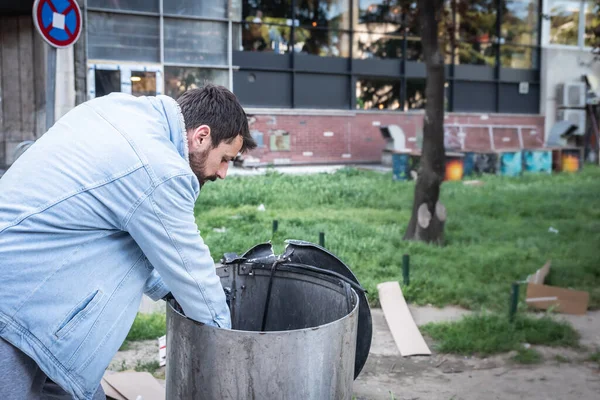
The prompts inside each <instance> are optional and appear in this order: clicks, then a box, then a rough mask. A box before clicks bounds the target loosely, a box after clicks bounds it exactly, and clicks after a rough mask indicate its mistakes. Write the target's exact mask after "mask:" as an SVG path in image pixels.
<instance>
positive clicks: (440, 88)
mask: <svg viewBox="0 0 600 400" xmlns="http://www.w3.org/2000/svg"><path fill="white" fill-rule="evenodd" d="M442 5H443V0H418V4H417V7H418V9H419V18H420V24H421V43H422V45H423V54H424V57H425V65H426V68H427V84H426V87H425V94H426V99H427V104H426V106H425V117H424V118H423V150H422V154H421V162H420V163H419V172H418V179H417V184H416V187H415V197H414V203H413V212H412V217H411V219H410V222H409V224H408V229H407V230H406V234H405V235H404V239H405V240H422V241H425V242H428V243H437V244H442V242H443V238H444V225H445V220H446V209H445V207H444V206H443V205H442V204H440V203H438V199H439V196H440V186H441V184H442V181H443V180H444V173H445V159H446V156H445V152H444V83H445V79H444V57H443V55H442V54H441V53H440V48H439V44H438V22H439V18H440V16H441V12H442ZM419 210H420V212H419ZM419 216H421V218H419Z"/></svg>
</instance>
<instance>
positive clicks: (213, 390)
mask: <svg viewBox="0 0 600 400" xmlns="http://www.w3.org/2000/svg"><path fill="white" fill-rule="evenodd" d="M287 243H288V246H287V248H286V251H285V252H284V254H283V255H281V256H275V255H274V254H273V251H272V247H271V245H270V243H266V244H261V245H258V246H255V247H254V248H252V249H250V250H249V251H248V252H246V253H245V254H244V255H242V256H240V257H238V256H237V255H235V254H226V256H225V258H224V259H223V260H222V263H223V264H222V265H221V266H220V267H218V268H217V273H218V275H219V276H220V277H221V283H222V284H223V287H224V290H225V292H226V294H227V299H228V303H229V306H230V310H231V316H232V325H233V326H232V330H226V329H220V328H215V327H211V326H208V325H204V324H201V323H198V322H195V321H192V320H190V319H188V318H186V317H185V316H184V314H183V312H182V310H181V309H180V308H179V306H178V304H177V302H176V301H175V300H171V301H170V302H169V304H168V306H167V372H166V374H167V399H168V400H176V399H194V400H195V399H277V400H279V399H318V400H321V399H336V400H337V399H351V397H352V383H353V380H354V379H355V378H356V376H358V374H359V373H360V370H361V369H362V367H363V365H364V363H365V362H366V358H367V355H368V351H369V348H370V343H371V329H372V327H371V315H370V310H369V307H368V304H366V297H365V294H364V290H363V289H362V288H361V287H360V285H359V284H358V282H357V281H356V278H355V277H354V275H352V273H351V272H350V270H349V269H348V268H347V267H346V266H345V265H344V264H343V263H342V262H341V261H339V260H338V259H337V258H336V257H335V256H333V255H332V254H331V253H329V252H327V250H325V249H323V248H321V247H319V246H317V245H314V244H312V243H308V242H302V241H287ZM336 260H337V261H336ZM325 261H327V262H328V265H314V262H317V263H318V262H325ZM350 275H351V277H352V278H354V279H352V278H350V277H349V276H350ZM363 303H364V304H363ZM357 336H358V337H360V340H357Z"/></svg>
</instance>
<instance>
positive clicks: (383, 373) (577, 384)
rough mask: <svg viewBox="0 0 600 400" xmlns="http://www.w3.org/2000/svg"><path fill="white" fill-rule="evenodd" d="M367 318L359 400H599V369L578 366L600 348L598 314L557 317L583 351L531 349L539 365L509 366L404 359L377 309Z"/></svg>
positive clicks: (426, 313) (433, 312)
mask: <svg viewBox="0 0 600 400" xmlns="http://www.w3.org/2000/svg"><path fill="white" fill-rule="evenodd" d="M411 312H412V315H413V318H414V319H415V322H416V323H417V324H418V325H422V324H424V323H427V322H432V321H447V320H452V319H457V318H460V317H461V316H462V315H463V314H465V313H466V311H464V310H460V309H456V308H452V307H448V308H445V309H443V310H440V309H436V308H433V307H411ZM372 314H373V327H374V329H373V343H372V346H371V353H370V355H369V359H368V360H367V364H366V365H365V367H364V369H363V371H362V373H361V375H360V376H359V377H358V379H357V380H356V381H355V382H354V392H355V395H356V398H357V399H358V400H363V399H369V400H379V399H382V400H383V399H386V400H390V399H396V400H400V399H402V400H408V399H411V400H416V399H431V400H437V399H444V400H449V399H454V400H459V399H460V400H471V399H472V400H476V399H477V400H480V399H502V400H509V399H524V398H527V399H532V400H537V399H540V400H542V399H544V400H548V399H557V400H558V399H560V400H563V399H577V400H587V399H589V400H592V399H593V400H597V399H600V370H599V369H598V365H597V364H594V363H590V362H585V361H583V360H585V359H586V358H587V357H588V356H589V355H590V354H591V353H592V352H593V351H594V349H595V348H596V347H600V312H591V313H588V315H587V316H562V315H561V316H557V318H562V319H566V320H568V321H569V322H570V323H571V324H572V325H573V326H574V327H575V328H576V329H577V330H578V331H579V332H580V334H581V343H582V344H583V345H584V346H587V347H588V350H587V351H586V350H582V351H573V350H569V349H551V348H544V347H535V348H536V349H537V350H539V351H540V352H541V353H542V354H543V356H544V362H543V363H541V364H539V365H534V366H522V365H519V364H515V363H513V362H512V361H511V360H510V358H511V356H512V355H513V354H510V353H509V354H503V355H500V356H494V357H488V358H485V359H480V358H470V357H468V358H467V357H459V356H452V355H443V354H433V355H432V356H431V357H409V358H403V357H402V356H400V353H399V352H398V349H397V348H396V346H395V343H394V339H393V338H392V335H391V333H390V331H389V329H388V327H387V323H386V321H385V318H384V316H383V312H382V311H381V309H373V310H372ZM428 344H429V345H430V347H432V346H431V345H432V344H431V343H430V342H429V343H428ZM557 356H558V357H557Z"/></svg>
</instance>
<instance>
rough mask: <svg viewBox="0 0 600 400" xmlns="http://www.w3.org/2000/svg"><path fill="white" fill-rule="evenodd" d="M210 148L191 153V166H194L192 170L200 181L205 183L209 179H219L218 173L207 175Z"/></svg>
mask: <svg viewBox="0 0 600 400" xmlns="http://www.w3.org/2000/svg"><path fill="white" fill-rule="evenodd" d="M209 152H210V149H206V150H204V151H201V152H194V153H190V167H191V168H192V172H194V175H196V178H198V181H200V184H201V185H203V184H204V183H205V182H207V181H215V180H216V179H217V176H216V175H210V176H209V175H207V174H206V171H205V169H206V168H205V167H206V160H207V158H208V153H209Z"/></svg>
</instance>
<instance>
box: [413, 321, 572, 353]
mask: <svg viewBox="0 0 600 400" xmlns="http://www.w3.org/2000/svg"><path fill="white" fill-rule="evenodd" d="M420 329H421V331H422V332H425V333H427V334H428V335H429V336H431V337H432V338H433V339H434V340H436V341H437V344H436V349H437V351H439V352H441V353H456V354H463V355H471V354H477V355H482V356H485V355H490V354H495V353H502V352H507V351H511V350H520V349H521V345H522V344H523V343H529V344H532V345H545V346H560V347H578V346H579V334H578V333H577V332H576V331H575V330H574V329H573V327H571V325H569V324H568V323H566V322H558V321H555V320H553V319H552V318H550V317H549V316H545V317H542V318H533V317H528V316H524V315H517V316H516V318H515V321H514V323H510V322H509V320H508V317H507V316H505V315H498V314H491V313H485V314H484V313H479V314H474V315H468V316H465V317H464V318H463V319H461V320H460V321H457V322H448V323H430V324H427V325H424V326H421V327H420ZM523 357H526V355H523Z"/></svg>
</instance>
